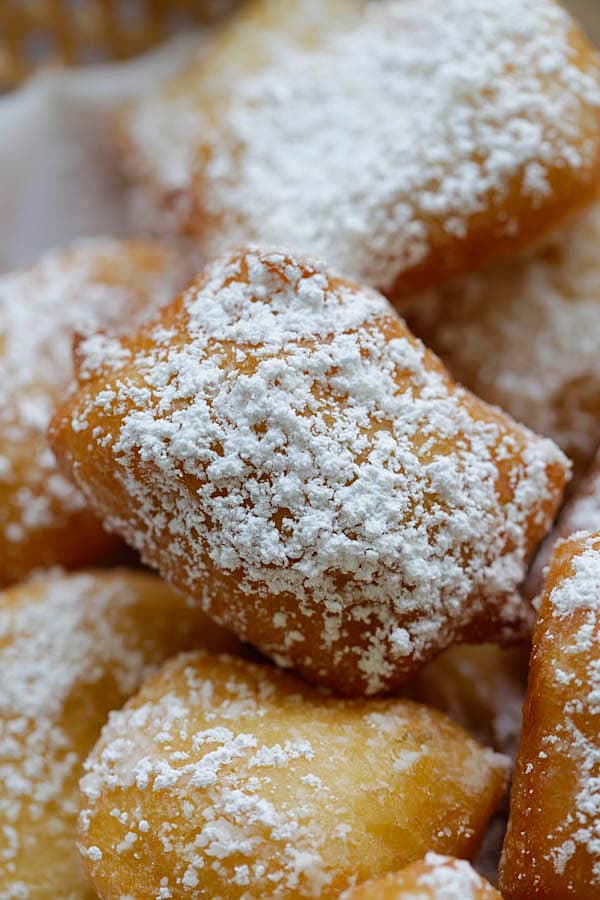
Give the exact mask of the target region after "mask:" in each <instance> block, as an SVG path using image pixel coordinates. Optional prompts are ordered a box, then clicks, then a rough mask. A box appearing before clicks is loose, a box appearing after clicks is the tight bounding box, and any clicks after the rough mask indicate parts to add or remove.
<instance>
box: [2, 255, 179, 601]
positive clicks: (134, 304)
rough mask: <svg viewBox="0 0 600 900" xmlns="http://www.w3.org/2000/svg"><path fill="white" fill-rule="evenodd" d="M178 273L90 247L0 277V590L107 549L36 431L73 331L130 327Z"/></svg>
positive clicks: (59, 396)
mask: <svg viewBox="0 0 600 900" xmlns="http://www.w3.org/2000/svg"><path fill="white" fill-rule="evenodd" d="M181 270H182V265H181V262H180V261H179V259H178V257H177V256H176V255H175V254H174V253H173V252H172V251H170V250H166V249H165V248H163V247H162V246H161V245H159V244H156V243H151V242H142V241H131V242H119V241H113V240H106V239H95V240H88V241H84V242H81V243H79V244H75V245H73V246H72V247H71V248H69V249H67V250H62V251H58V252H52V253H49V254H47V255H46V256H45V257H43V258H42V259H41V260H40V262H39V263H38V264H37V265H35V266H34V267H33V268H31V269H29V270H22V271H16V272H12V273H10V274H7V275H3V276H2V277H0V586H2V585H6V584H9V583H11V582H14V581H17V580H18V579H20V578H22V577H24V576H25V575H26V574H27V573H29V572H30V571H31V570H33V569H35V568H43V567H44V566H50V565H54V564H60V565H64V566H68V567H75V566H77V565H83V564H86V563H91V562H93V561H95V560H97V559H99V558H100V557H102V556H103V555H106V554H107V553H108V552H109V551H110V550H112V549H114V548H115V547H116V546H117V542H116V540H115V538H114V537H110V536H109V535H108V534H107V533H106V532H105V531H104V529H103V528H102V526H101V525H100V523H99V522H98V521H97V520H96V518H95V517H94V516H92V514H91V513H90V512H89V511H88V510H87V508H86V507H85V504H84V501H83V498H82V496H81V494H80V493H79V492H78V491H77V490H76V489H75V488H74V487H73V486H72V484H71V483H70V482H69V481H67V480H66V479H65V478H64V477H63V476H62V475H61V474H60V473H59V472H58V470H57V468H56V464H55V461H54V457H53V455H52V452H51V451H50V449H49V447H48V445H47V441H46V429H47V427H48V422H49V420H50V417H51V415H52V412H53V410H54V407H55V406H56V404H57V403H58V402H59V401H62V400H64V397H65V394H66V392H67V388H68V386H69V383H70V381H71V378H72V352H71V348H72V343H73V333H74V331H75V330H77V329H79V330H86V329H87V330H89V329H90V328H92V329H94V330H96V329H98V328H108V329H115V328H116V329H118V328H119V327H122V326H123V325H125V324H127V325H129V327H131V326H132V324H134V323H139V322H140V321H141V319H142V318H143V317H144V315H148V314H149V313H150V312H155V311H156V310H157V309H158V307H159V305H160V304H161V303H163V302H165V301H166V300H167V299H168V298H169V297H170V296H172V294H173V292H174V291H175V290H176V289H177V288H178V287H181V285H182V283H183V281H182V271H181ZM183 280H185V274H184V275H183Z"/></svg>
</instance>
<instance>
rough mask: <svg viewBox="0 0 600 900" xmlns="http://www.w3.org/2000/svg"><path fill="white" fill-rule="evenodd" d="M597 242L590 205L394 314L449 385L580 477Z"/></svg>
mask: <svg viewBox="0 0 600 900" xmlns="http://www.w3.org/2000/svg"><path fill="white" fill-rule="evenodd" d="M598 246H600V204H595V205H594V206H593V207H592V208H591V209H590V210H589V211H587V212H586V213H585V214H584V215H582V216H581V217H579V218H578V220H577V221H576V222H575V223H573V224H572V225H571V226H570V227H569V228H567V229H563V230H561V231H559V232H558V233H557V234H555V235H554V236H553V237H552V238H551V239H550V240H549V241H548V242H546V243H544V246H543V247H541V248H540V249H539V250H537V251H536V252H535V253H534V254H532V255H526V256H524V257H523V258H519V259H517V260H512V261H511V262H508V263H506V264H504V265H501V266H497V267H494V268H493V269H490V270H488V271H485V272H481V273H478V274H474V275H471V276H470V277H468V278H465V279H460V280H457V281H454V282H450V283H449V284H447V285H445V286H444V287H443V288H440V289H439V290H436V291H431V292H428V293H426V294H425V295H421V296H418V297H415V298H411V299H410V300H409V301H407V303H406V304H405V305H404V306H403V308H402V312H403V314H404V315H405V316H406V318H407V321H408V323H409V325H410V327H411V328H412V330H413V331H414V332H415V334H417V335H418V336H419V337H420V338H422V339H423V341H425V343H426V344H427V346H428V347H431V349H432V350H434V351H435V352H436V353H437V354H439V356H440V357H441V358H442V360H443V361H444V362H445V363H446V365H447V366H448V368H449V370H450V372H451V373H452V374H453V375H454V377H455V378H456V379H457V380H458V381H460V382H461V383H462V384H464V385H465V386H466V387H468V388H469V389H470V390H472V391H473V392H474V393H476V394H477V395H478V396H479V397H481V398H482V399H483V400H487V401H488V403H495V404H497V405H498V406H501V407H502V408H503V409H505V410H506V411H507V412H508V413H510V415H511V416H514V417H515V418H516V419H518V420H519V421H520V422H523V423H524V424H525V425H528V426H529V427H530V428H533V429H534V431H537V432H539V433H540V434H545V435H547V436H548V437H551V438H552V439H553V440H554V441H556V443H557V444H558V445H559V446H560V447H561V448H562V449H563V450H564V451H565V453H567V454H568V455H569V456H570V457H571V458H572V459H573V460H574V461H575V462H576V464H577V467H578V469H579V470H582V471H583V470H585V468H586V466H587V465H589V463H590V461H591V459H592V457H593V455H594V452H595V450H596V448H597V446H598V443H599V442H600V355H599V354H598V346H600V260H599V259H598ZM598 524H599V525H600V523H598Z"/></svg>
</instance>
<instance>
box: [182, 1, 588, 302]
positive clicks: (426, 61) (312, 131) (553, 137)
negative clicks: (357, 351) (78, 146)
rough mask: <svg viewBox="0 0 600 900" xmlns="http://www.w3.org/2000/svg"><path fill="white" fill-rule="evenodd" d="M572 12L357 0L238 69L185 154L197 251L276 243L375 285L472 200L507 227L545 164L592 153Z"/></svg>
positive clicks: (444, 237) (579, 161)
mask: <svg viewBox="0 0 600 900" xmlns="http://www.w3.org/2000/svg"><path fill="white" fill-rule="evenodd" d="M571 29H572V22H571V20H570V19H569V17H568V15H567V13H566V12H565V11H563V10H562V9H561V8H560V7H559V6H558V5H555V4H554V3H552V2H549V0H531V2H528V3H527V4H523V3H522V2H521V0H504V2H502V3H496V2H494V0H447V2H446V3H445V4H444V15H443V16H441V15H439V5H438V3H437V0H403V2H386V3H373V4H368V5H367V7H366V10H365V11H364V13H363V14H362V17H361V19H360V21H359V23H358V24H357V25H356V26H355V27H354V28H350V29H348V28H342V29H341V33H340V34H339V35H337V36H335V37H332V38H331V39H329V40H327V41H326V42H325V44H324V46H322V47H318V48H317V49H316V50H311V51H300V50H298V51H294V50H292V49H289V51H288V53H287V56H286V58H285V59H284V60H282V59H276V61H275V62H273V63H272V64H271V65H268V66H266V67H265V68H263V69H262V70H260V71H259V72H258V73H257V74H255V75H249V76H247V77H246V78H241V79H239V80H237V81H236V82H235V83H234V84H233V85H232V87H231V90H230V94H229V96H228V97H227V100H228V102H227V103H222V105H221V106H219V115H218V116H215V120H214V122H212V123H207V128H206V135H205V137H204V140H203V142H202V144H201V146H199V147H198V148H197V149H196V154H195V161H196V164H197V166H198V172H197V178H196V184H195V194H194V201H195V204H196V207H197V209H196V218H197V226H198V229H199V231H200V232H201V233H202V237H203V241H205V246H206V248H207V252H208V254H209V258H210V257H212V256H216V255H218V254H219V253H221V252H223V250H224V249H229V248H230V247H231V246H232V245H238V244H241V243H243V242H247V241H248V240H254V241H259V242H261V243H265V244H267V245H270V244H277V245H280V246H284V247H287V248H289V249H291V250H294V251H298V252H306V253H310V254H313V255H316V256H318V257H319V258H322V259H324V260H326V261H327V262H328V263H329V264H330V265H332V266H334V267H335V268H336V269H337V270H339V271H340V272H342V273H343V274H345V275H349V276H352V277H356V278H359V279H360V280H364V281H366V282H367V283H369V284H374V285H376V286H378V287H379V288H381V289H383V290H384V291H389V290H391V289H392V288H393V286H394V283H395V281H396V279H397V277H398V276H399V275H400V274H401V273H403V272H405V271H408V270H411V269H416V268H418V267H419V266H420V265H421V264H424V263H425V261H426V260H427V257H428V255H429V254H430V252H431V250H432V246H433V245H434V243H436V242H438V243H444V241H445V242H446V243H447V244H452V243H453V242H454V241H455V240H457V239H458V240H461V239H464V238H465V236H466V235H467V233H468V231H469V228H470V227H471V222H472V220H473V219H474V217H475V216H481V215H483V216H485V215H486V214H488V215H490V220H492V219H493V220H494V222H495V228H496V229H497V231H498V233H502V234H503V236H506V235H509V234H511V231H512V232H514V231H515V229H517V228H518V222H517V218H518V214H519V212H522V209H523V207H527V208H533V209H535V208H536V207H539V206H541V205H543V204H544V203H545V202H547V201H548V199H549V198H551V194H552V188H551V186H550V181H551V175H552V173H553V172H555V171H556V169H560V170H561V177H564V176H566V177H568V174H567V173H569V172H571V173H579V174H583V173H585V172H589V170H590V168H591V166H592V165H593V164H594V158H595V155H596V152H597V151H596V147H595V141H594V139H593V138H592V137H591V135H592V133H593V131H594V128H595V125H594V124H592V123H593V122H595V119H596V117H597V114H598V112H597V111H598V107H599V106H600V86H599V81H598V72H597V71H596V68H595V63H593V64H591V65H590V67H589V71H582V70H581V69H580V68H579V62H580V60H579V59H578V57H577V51H576V50H575V48H574V46H572V45H571V43H570V40H571ZM315 98H318V102H315ZM167 102H168V101H167ZM584 122H587V125H585V126H584V125H583V123H584ZM211 125H212V127H211ZM586 132H587V135H588V136H587V137H584V134H585V133H586ZM572 177H573V178H575V177H576V176H575V175H572ZM515 186H516V187H517V189H518V191H519V193H520V195H521V201H522V205H521V209H520V210H519V209H518V208H517V211H516V215H515V214H514V213H513V214H512V217H511V214H507V212H506V210H505V209H504V208H503V204H504V203H505V201H507V200H508V197H509V194H510V192H511V190H513V191H514V189H515ZM492 197H493V207H494V209H496V210H497V211H498V212H497V213H493V212H492V211H491V208H492V200H491V198H492Z"/></svg>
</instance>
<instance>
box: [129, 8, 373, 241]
mask: <svg viewBox="0 0 600 900" xmlns="http://www.w3.org/2000/svg"><path fill="white" fill-rule="evenodd" d="M362 5H363V4H362V0H287V2H286V3H285V4H284V5H282V4H281V2H280V0H260V2H258V3H253V4H252V8H251V9H250V10H246V11H242V12H241V13H239V12H238V14H237V15H235V16H234V17H232V19H231V23H230V24H228V25H226V26H225V27H224V28H223V29H221V30H220V32H219V33H218V34H217V35H213V36H212V37H213V40H212V41H210V40H208V41H203V42H202V46H201V47H199V48H198V49H197V51H196V54H195V57H194V58H193V59H192V60H190V61H189V62H188V64H187V65H186V66H184V67H183V68H182V70H181V72H180V73H179V74H178V75H177V76H176V77H175V78H173V77H172V78H171V79H170V80H169V81H168V82H167V83H166V84H165V85H164V86H163V87H162V89H160V90H153V91H152V92H149V93H148V94H146V95H145V96H142V97H141V98H139V99H137V100H136V101H135V102H134V103H132V104H130V106H129V107H128V108H127V109H126V110H125V111H124V116H123V121H122V122H121V123H120V125H121V127H120V129H119V131H120V132H121V133H120V142H121V144H122V147H121V149H122V151H123V161H124V164H125V167H126V169H127V170H128V172H129V174H130V175H131V176H132V177H133V178H134V179H136V180H139V181H141V183H140V184H138V185H137V190H136V191H135V192H134V204H133V205H134V209H139V208H141V209H144V210H145V211H147V213H149V215H148V214H147V215H145V217H144V220H145V221H146V222H148V221H150V223H151V224H153V225H155V227H156V229H157V230H158V231H159V232H164V230H165V219H166V220H167V222H168V223H169V225H171V226H172V224H173V217H172V216H171V217H168V218H166V217H167V216H168V211H169V207H171V212H172V213H174V214H175V218H176V219H177V218H184V219H185V218H186V217H189V215H190V214H191V208H190V207H191V191H192V185H193V179H194V171H195V168H196V164H197V156H198V148H199V147H200V145H201V144H202V141H203V140H204V139H205V137H206V134H207V130H208V129H209V128H210V127H211V124H212V123H213V121H214V118H215V116H220V115H222V108H223V104H224V103H226V102H227V97H228V95H229V92H230V91H231V88H232V85H235V84H237V83H239V82H240V81H243V80H244V79H245V78H247V77H248V75H251V74H255V73H256V72H257V71H261V70H263V69H264V68H266V67H268V66H272V65H273V64H280V63H281V62H282V61H283V60H285V58H286V56H287V54H288V53H289V52H290V51H291V50H293V49H294V48H295V47H297V46H298V45H301V46H303V45H308V46H314V45H315V44H317V45H318V44H320V43H322V42H323V41H324V39H325V38H326V37H327V36H328V35H329V33H331V32H339V31H340V30H342V29H343V28H347V27H349V25H350V24H351V23H354V22H355V21H356V20H357V19H358V16H359V13H360V9H361V7H362ZM156 207H158V209H157V208H156Z"/></svg>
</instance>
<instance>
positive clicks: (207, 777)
mask: <svg viewBox="0 0 600 900" xmlns="http://www.w3.org/2000/svg"><path fill="white" fill-rule="evenodd" d="M506 762H507V760H506V758H505V757H502V756H499V755H498V754H495V753H493V752H492V751H491V750H485V749H483V748H482V747H480V746H479V745H478V744H476V743H475V741H473V740H472V739H471V738H469V737H468V736H467V735H466V734H465V733H464V732H463V731H462V730H461V729H460V728H458V726H456V725H453V724H452V723H451V722H449V721H448V720H447V719H446V718H445V717H444V716H443V715H441V713H438V712H436V711H435V710H430V709H428V708H427V707H425V706H419V705H418V704H414V703H411V702H410V701H407V700H373V699H371V700H356V699H355V700H341V699H337V698H334V697H331V696H329V695H328V694H327V693H326V692H324V691H321V690H317V689H315V688H311V687H308V686H307V685H306V684H304V683H303V682H301V681H298V680H296V679H295V678H292V677H290V676H289V675H286V674H283V673H282V672H281V671H279V670H277V669H275V668H272V667H270V666H259V665H254V664H250V663H247V662H245V661H242V660H240V659H234V658H231V657H227V656H215V655H211V654H208V653H195V654H183V655H182V656H180V657H179V658H177V659H176V660H173V661H171V662H169V663H167V665H166V666H165V667H164V669H163V670H162V671H161V672H160V673H159V674H158V675H157V676H156V677H155V678H153V679H151V680H150V681H149V682H147V683H146V685H145V686H144V687H143V688H142V690H141V691H140V693H139V694H138V695H137V697H136V698H134V699H132V700H131V701H130V702H129V703H128V704H127V705H126V706H125V707H124V709H123V710H122V711H120V712H118V713H114V714H113V715H112V716H111V718H110V721H109V723H108V725H107V726H106V727H105V728H104V730H103V733H102V737H101V739H100V741H99V743H98V744H97V745H96V747H95V749H94V750H93V752H92V754H91V756H90V757H89V759H88V761H87V764H86V769H87V773H86V775H85V776H84V778H83V779H82V782H81V791H82V808H81V815H80V832H79V834H80V849H81V853H82V858H83V860H84V863H85V865H86V868H87V870H88V872H89V873H90V875H91V878H92V882H93V884H94V886H95V888H96V890H97V891H98V893H99V895H100V896H101V897H103V898H104V900H122V898H123V897H129V896H131V897H135V898H136V900H155V898H156V897H161V896H163V897H171V898H173V900H201V898H217V897H218V898H220V900H264V898H266V897H268V898H271V900H301V898H315V897H319V898H320V900H335V898H338V897H339V894H340V893H341V892H342V891H343V890H345V889H346V888H348V887H350V886H352V885H353V884H354V883H355V882H356V880H366V879H368V878H373V877H376V876H379V875H382V874H385V873H387V872H390V871H394V870H396V869H398V868H401V867H402V866H404V865H406V864H408V863H409V862H412V861H414V860H415V859H420V858H421V857H422V856H423V854H424V853H425V852H426V851H427V848H430V847H432V848H434V849H436V850H439V851H440V852H442V853H454V854H457V855H470V854H472V853H473V851H474V849H475V848H476V845H477V843H478V841H479V839H480V837H481V835H482V832H483V830H484V828H485V824H486V823H487V820H488V818H489V815H490V813H491V811H492V810H493V809H494V808H495V806H496V805H497V803H498V801H499V799H500V797H501V795H502V791H503V785H504V783H505V774H506V769H505V765H506ZM161 890H162V893H161Z"/></svg>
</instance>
